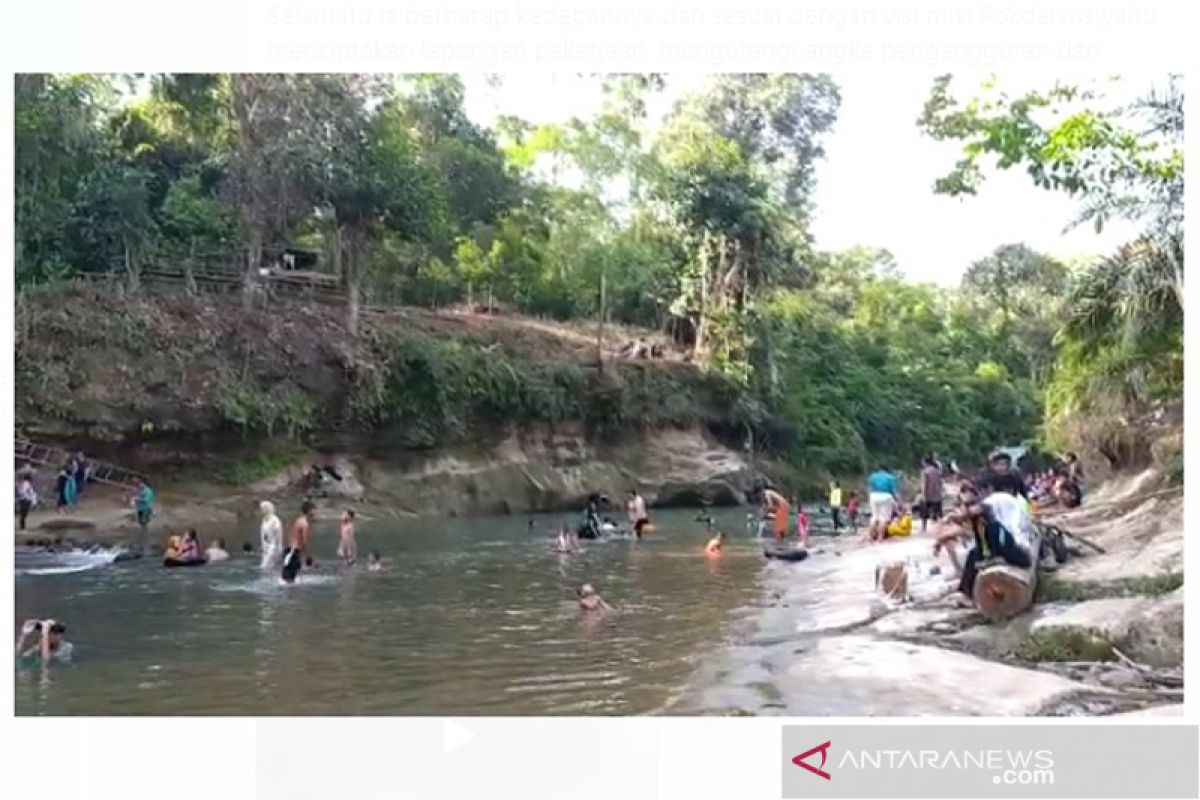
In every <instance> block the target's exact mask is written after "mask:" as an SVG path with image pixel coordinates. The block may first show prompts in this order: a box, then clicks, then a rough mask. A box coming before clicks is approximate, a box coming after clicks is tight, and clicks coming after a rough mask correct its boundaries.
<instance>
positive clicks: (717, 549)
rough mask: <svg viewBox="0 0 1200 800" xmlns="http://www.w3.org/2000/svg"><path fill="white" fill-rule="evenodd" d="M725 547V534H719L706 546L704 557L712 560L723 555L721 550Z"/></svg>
mask: <svg viewBox="0 0 1200 800" xmlns="http://www.w3.org/2000/svg"><path fill="white" fill-rule="evenodd" d="M723 547H725V534H723V533H717V535H716V536H714V537H713V538H711V539H709V540H708V544H706V545H705V546H704V555H706V556H708V557H709V558H712V557H714V556H719V555H721V549H722V548H723Z"/></svg>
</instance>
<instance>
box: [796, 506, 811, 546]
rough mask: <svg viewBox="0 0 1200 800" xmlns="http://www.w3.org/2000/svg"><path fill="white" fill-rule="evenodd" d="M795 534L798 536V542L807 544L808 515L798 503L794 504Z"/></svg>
mask: <svg viewBox="0 0 1200 800" xmlns="http://www.w3.org/2000/svg"><path fill="white" fill-rule="evenodd" d="M796 535H797V536H799V537H800V544H802V545H805V546H807V545H808V515H807V514H805V513H804V507H803V506H802V505H800V504H799V503H797V504H796Z"/></svg>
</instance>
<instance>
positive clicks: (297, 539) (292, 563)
mask: <svg viewBox="0 0 1200 800" xmlns="http://www.w3.org/2000/svg"><path fill="white" fill-rule="evenodd" d="M315 513H316V505H314V504H313V501H312V500H305V501H304V502H303V503H301V504H300V516H298V517H296V521H295V522H293V523H292V527H291V529H290V530H289V531H288V549H287V551H286V552H285V553H284V554H283V571H282V573H281V577H282V578H283V581H284V583H295V582H296V576H297V575H299V574H300V568H301V567H311V566H313V558H312V555H311V554H310V553H309V537H310V534H311V532H312V521H313V516H314V515H315Z"/></svg>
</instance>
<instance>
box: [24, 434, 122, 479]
mask: <svg viewBox="0 0 1200 800" xmlns="http://www.w3.org/2000/svg"><path fill="white" fill-rule="evenodd" d="M13 444H14V447H13V450H14V454H15V456H16V460H17V461H25V462H28V463H30V464H38V465H40V466H43V467H50V468H52V469H55V470H57V469H58V468H59V467H61V466H62V465H63V464H66V463H67V461H68V460H69V459H70V458H71V454H70V453H68V452H67V451H66V450H63V449H62V448H58V447H50V446H48V445H44V444H37V443H35V442H31V441H29V440H28V439H22V438H19V437H18V438H17V439H16V441H15V442H14V443H13ZM88 462H89V463H90V464H91V465H92V474H91V476H90V478H91V480H93V481H96V482H97V483H104V484H108V485H109V486H116V487H118V488H121V489H133V488H135V487H136V485H137V481H138V480H145V476H144V475H141V474H139V473H137V472H134V471H132V470H128V469H125V468H123V467H118V466H117V465H116V464H109V463H107V462H105V461H96V460H95V459H88Z"/></svg>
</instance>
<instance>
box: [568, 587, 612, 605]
mask: <svg viewBox="0 0 1200 800" xmlns="http://www.w3.org/2000/svg"><path fill="white" fill-rule="evenodd" d="M575 594H576V595H578V597H579V608H580V609H581V610H583V611H612V610H613V607H612V606H610V605H609V604H608V602H607V601H606V600H605V599H604V598H603V597H601V596H600V593H599V592H597V591H596V587H594V586H592V585H591V584H590V583H585V584H584V585H583V586H580V587H579V588H578V589H577V590H576V591H575Z"/></svg>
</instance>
